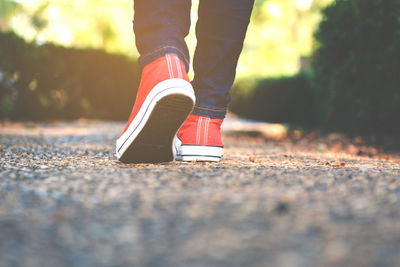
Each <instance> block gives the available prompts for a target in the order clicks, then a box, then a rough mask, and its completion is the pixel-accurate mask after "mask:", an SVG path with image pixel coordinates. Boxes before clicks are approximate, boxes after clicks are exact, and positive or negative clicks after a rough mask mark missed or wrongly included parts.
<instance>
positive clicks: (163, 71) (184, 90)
mask: <svg viewBox="0 0 400 267" xmlns="http://www.w3.org/2000/svg"><path fill="white" fill-rule="evenodd" d="M194 102H195V95H194V91H193V87H192V85H191V84H190V82H189V78H188V76H187V74H186V70H185V65H184V64H183V62H182V61H181V60H180V59H179V57H178V56H176V55H173V54H167V55H165V56H163V57H161V58H158V59H156V60H154V61H153V62H151V63H150V64H148V65H146V66H145V67H144V69H143V71H142V80H141V82H140V86H139V90H138V93H137V96H136V101H135V105H134V106H133V110H132V113H131V115H130V117H129V120H128V123H127V125H126V127H125V130H124V131H123V133H122V135H121V137H120V138H119V139H118V140H117V144H116V153H117V157H118V159H119V160H120V161H122V162H125V163H140V162H151V163H156V162H165V161H172V160H173V159H174V154H173V153H174V151H173V144H172V143H173V139H174V136H175V134H176V132H177V131H178V129H179V127H180V126H181V125H182V123H183V122H184V121H185V119H186V118H187V117H188V116H189V114H190V112H191V111H192V109H193V106H194Z"/></svg>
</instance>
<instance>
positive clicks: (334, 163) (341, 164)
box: [331, 161, 346, 167]
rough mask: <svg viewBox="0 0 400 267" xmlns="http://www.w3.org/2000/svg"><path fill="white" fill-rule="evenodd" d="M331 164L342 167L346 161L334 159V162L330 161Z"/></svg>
mask: <svg viewBox="0 0 400 267" xmlns="http://www.w3.org/2000/svg"><path fill="white" fill-rule="evenodd" d="M331 166H334V167H344V166H346V163H344V162H340V161H335V162H333V163H331Z"/></svg>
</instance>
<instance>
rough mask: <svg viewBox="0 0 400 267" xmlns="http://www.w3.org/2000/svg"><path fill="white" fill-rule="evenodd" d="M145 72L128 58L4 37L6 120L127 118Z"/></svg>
mask: <svg viewBox="0 0 400 267" xmlns="http://www.w3.org/2000/svg"><path fill="white" fill-rule="evenodd" d="M139 73H140V70H139V66H138V65H137V63H136V62H134V61H132V60H130V59H128V58H126V57H125V56H121V55H110V54H107V53H106V52H104V51H102V50H96V49H72V48H65V47H60V46H55V45H51V44H46V45H42V46H35V45H33V44H31V43H26V42H25V41H24V40H22V39H21V38H19V37H17V36H16V35H15V34H13V33H0V118H10V119H18V120H21V119H22V120H27V119H33V120H43V119H76V118H79V117H82V116H83V117H87V118H96V119H126V116H127V114H129V112H130V109H131V108H132V104H133V101H134V98H135V95H136V90H137V87H138V84H139Z"/></svg>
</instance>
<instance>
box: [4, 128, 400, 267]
mask: <svg viewBox="0 0 400 267" xmlns="http://www.w3.org/2000/svg"><path fill="white" fill-rule="evenodd" d="M122 128H123V124H121V123H111V122H72V123H53V124H3V125H2V126H0V141H1V151H0V155H1V159H0V266H41V267H46V266H57V267H58V266H60V267H62V266H174V267H175V266H177V267H179V266H227V267H233V266H307V267H309V266H400V253H399V252H400V163H399V161H398V160H379V159H372V158H368V157H357V156H352V155H348V154H344V153H321V152H316V151H312V150H306V149H304V148H299V147H296V146H283V145H281V144H278V143H276V142H272V141H265V140H263V139H260V138H251V137H246V136H239V135H227V134H225V136H224V141H225V144H226V149H225V153H226V156H225V157H224V159H223V161H222V162H220V163H195V162H193V163H181V162H172V163H165V164H158V165H152V164H139V165H126V164H121V163H119V162H118V161H117V160H116V158H115V156H114V152H113V150H114V142H115V139H116V137H117V135H118V133H119V132H120V130H121V129H122ZM327 162H330V163H332V164H330V165H327V164H326V163H327ZM334 162H341V163H344V164H345V165H344V164H342V165H344V166H340V165H338V166H334V165H336V164H334Z"/></svg>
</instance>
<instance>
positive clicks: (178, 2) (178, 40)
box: [133, 0, 254, 118]
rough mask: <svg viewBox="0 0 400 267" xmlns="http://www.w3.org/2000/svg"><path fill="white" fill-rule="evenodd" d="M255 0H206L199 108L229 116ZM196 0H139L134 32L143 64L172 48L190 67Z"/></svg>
mask: <svg viewBox="0 0 400 267" xmlns="http://www.w3.org/2000/svg"><path fill="white" fill-rule="evenodd" d="M253 4H254V0H200V1H199V19H198V22H197V25H196V37H197V46H196V51H195V54H194V60H193V69H194V73H195V76H194V79H193V81H192V84H193V87H194V90H195V93H196V104H195V107H194V110H193V114H197V115H201V116H207V117H211V118H224V117H225V114H226V110H227V107H228V104H229V102H230V94H229V90H230V88H231V87H232V84H233V81H234V79H235V74H236V66H237V61H238V59H239V55H240V53H241V51H242V48H243V41H244V38H245V35H246V31H247V26H248V24H249V20H250V15H251V12H252V9H253ZM190 8H191V0H134V9H135V16H134V27H133V28H134V32H135V36H136V46H137V49H138V51H139V53H140V57H139V63H140V65H141V66H142V67H144V66H145V65H146V64H148V63H150V62H151V61H153V60H155V59H157V58H159V57H162V56H164V55H165V54H168V53H173V54H176V55H178V56H179V57H180V58H181V60H182V61H183V62H184V63H185V65H186V69H187V70H189V62H190V59H189V51H188V48H187V45H186V43H185V40H184V38H185V37H186V36H187V34H188V32H189V28H190Z"/></svg>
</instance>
